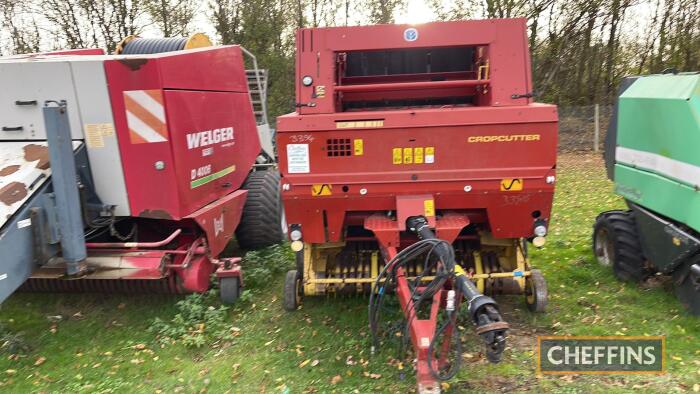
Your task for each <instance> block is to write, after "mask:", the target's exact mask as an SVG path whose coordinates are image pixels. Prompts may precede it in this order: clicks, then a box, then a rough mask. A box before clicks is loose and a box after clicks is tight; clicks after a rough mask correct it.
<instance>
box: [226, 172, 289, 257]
mask: <svg viewBox="0 0 700 394" xmlns="http://www.w3.org/2000/svg"><path fill="white" fill-rule="evenodd" d="M242 189H246V190H248V197H247V198H246V202H245V206H244V207H243V215H242V216H241V222H240V223H239V224H238V228H237V229H236V239H237V240H238V245H239V246H240V247H241V248H243V249H249V250H250V249H253V250H255V249H261V248H265V247H268V246H271V245H274V244H277V243H280V242H282V241H283V240H284V231H283V229H282V220H283V216H284V207H283V206H282V196H281V193H280V173H279V171H277V170H276V169H268V170H260V171H253V172H251V173H250V174H248V178H246V180H245V182H244V183H243V186H242Z"/></svg>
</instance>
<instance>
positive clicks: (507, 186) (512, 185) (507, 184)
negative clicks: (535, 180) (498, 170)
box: [501, 178, 524, 192]
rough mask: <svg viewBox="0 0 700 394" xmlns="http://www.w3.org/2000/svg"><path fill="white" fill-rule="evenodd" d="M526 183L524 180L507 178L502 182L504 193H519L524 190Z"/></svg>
mask: <svg viewBox="0 0 700 394" xmlns="http://www.w3.org/2000/svg"><path fill="white" fill-rule="evenodd" d="M523 184H524V181H523V179H522V178H513V179H511V178H507V179H503V180H502V181H501V191H502V192H519V191H521V190H523Z"/></svg>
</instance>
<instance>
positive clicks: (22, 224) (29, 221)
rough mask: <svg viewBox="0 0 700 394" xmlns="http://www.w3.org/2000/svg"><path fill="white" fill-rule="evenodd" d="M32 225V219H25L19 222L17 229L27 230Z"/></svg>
mask: <svg viewBox="0 0 700 394" xmlns="http://www.w3.org/2000/svg"><path fill="white" fill-rule="evenodd" d="M31 225H32V219H24V220H20V221H19V222H17V228H25V227H29V226H31Z"/></svg>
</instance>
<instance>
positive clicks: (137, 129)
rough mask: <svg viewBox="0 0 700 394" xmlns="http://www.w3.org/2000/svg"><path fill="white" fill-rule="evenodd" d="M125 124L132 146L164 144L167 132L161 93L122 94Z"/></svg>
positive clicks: (155, 91)
mask: <svg viewBox="0 0 700 394" xmlns="http://www.w3.org/2000/svg"><path fill="white" fill-rule="evenodd" d="M124 105H125V107H126V123H127V125H128V126H129V139H130V140H131V143H132V144H146V143H150V142H164V141H167V140H168V130H167V128H166V122H165V109H164V108H163V93H162V92H161V91H160V90H158V89H154V90H130V91H126V92H124Z"/></svg>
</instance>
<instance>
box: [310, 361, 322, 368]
mask: <svg viewBox="0 0 700 394" xmlns="http://www.w3.org/2000/svg"><path fill="white" fill-rule="evenodd" d="M318 363H320V361H318V360H314V361H312V362H311V366H312V367H315V366H317V365H318Z"/></svg>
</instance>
